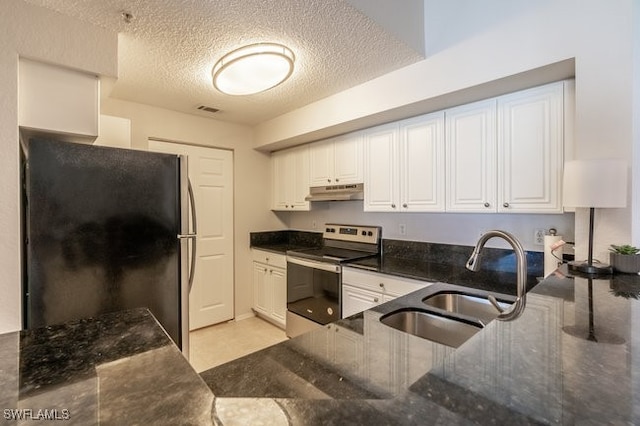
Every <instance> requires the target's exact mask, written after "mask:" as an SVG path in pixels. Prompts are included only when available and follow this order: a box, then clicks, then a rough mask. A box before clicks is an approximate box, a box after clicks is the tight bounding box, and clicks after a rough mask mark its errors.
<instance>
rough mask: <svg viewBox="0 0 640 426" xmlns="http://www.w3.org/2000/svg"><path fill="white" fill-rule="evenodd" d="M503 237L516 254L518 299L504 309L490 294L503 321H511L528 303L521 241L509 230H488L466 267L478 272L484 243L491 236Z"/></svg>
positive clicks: (525, 268)
mask: <svg viewBox="0 0 640 426" xmlns="http://www.w3.org/2000/svg"><path fill="white" fill-rule="evenodd" d="M494 237H497V238H502V239H503V240H505V241H506V242H508V243H509V244H510V245H511V247H512V248H513V251H514V252H515V254H516V262H517V266H516V301H515V303H513V304H512V305H511V306H510V307H509V308H507V309H503V308H502V307H501V306H500V305H499V304H498V301H497V300H496V298H495V297H494V296H493V295H490V296H489V302H491V304H492V305H493V306H494V307H495V308H496V309H497V310H498V312H500V314H499V315H498V319H499V320H503V321H511V320H514V319H516V318H518V317H519V316H520V315H521V314H522V312H523V311H524V308H525V304H526V292H527V257H526V256H525V254H524V249H523V248H522V244H520V241H518V239H517V238H516V237H514V236H513V235H511V234H510V233H508V232H505V231H500V230H493V231H488V232H486V233H484V234H482V236H481V237H480V239H479V240H478V242H477V243H476V246H475V247H474V249H473V252H472V253H471V256H470V257H469V260H467V263H466V265H465V266H466V268H467V269H469V270H470V271H473V272H476V271H478V270H479V269H480V254H481V252H482V249H483V248H484V245H485V244H486V243H487V241H489V240H490V239H491V238H494Z"/></svg>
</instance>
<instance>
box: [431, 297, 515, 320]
mask: <svg viewBox="0 0 640 426" xmlns="http://www.w3.org/2000/svg"><path fill="white" fill-rule="evenodd" d="M422 303H424V304H425V305H427V306H430V307H433V308H438V309H442V310H444V311H447V312H451V313H454V314H462V315H466V316H469V317H473V318H477V319H479V320H480V321H482V323H483V324H488V323H489V322H491V321H492V320H494V319H496V317H497V316H498V314H499V312H498V310H497V309H496V308H495V307H494V306H493V305H492V304H491V302H489V300H488V299H487V297H485V296H479V295H473V294H468V293H463V292H457V291H444V292H440V293H436V294H434V295H432V296H429V297H426V298H424V299H423V300H422ZM498 305H500V307H501V308H503V309H507V308H508V307H509V306H510V305H511V303H510V302H507V301H504V300H498Z"/></svg>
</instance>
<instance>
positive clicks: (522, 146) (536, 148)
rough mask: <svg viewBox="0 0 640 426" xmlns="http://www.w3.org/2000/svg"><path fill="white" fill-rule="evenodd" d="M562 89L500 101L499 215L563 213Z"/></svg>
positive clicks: (559, 86)
mask: <svg viewBox="0 0 640 426" xmlns="http://www.w3.org/2000/svg"><path fill="white" fill-rule="evenodd" d="M563 92H564V87H563V83H554V84H551V85H546V86H542V87H536V88H533V89H529V90H524V91H522V92H517V93H513V94H510V95H506V96H502V97H500V98H498V183H499V185H498V188H499V190H500V192H499V199H498V211H502V212H547V213H561V212H562V202H561V192H562V191H561V184H562V182H561V181H562V165H563V155H562V150H563V143H562V141H563V133H564V130H563Z"/></svg>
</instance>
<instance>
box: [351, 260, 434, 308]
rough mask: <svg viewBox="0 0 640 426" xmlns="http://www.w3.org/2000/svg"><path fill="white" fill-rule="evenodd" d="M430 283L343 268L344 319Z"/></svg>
mask: <svg viewBox="0 0 640 426" xmlns="http://www.w3.org/2000/svg"><path fill="white" fill-rule="evenodd" d="M429 284H430V283H427V282H424V281H419V280H413V279H410V278H400V277H395V276H391V275H386V274H379V273H377V272H370V271H363V270H361V269H357V268H349V267H343V268H342V317H343V318H346V317H348V316H351V315H354V314H357V313H358V312H362V311H365V310H367V309H369V308H372V307H374V306H376V305H379V304H381V303H384V302H387V301H389V300H393V299H395V298H396V297H399V296H403V295H405V294H409V293H411V292H413V291H416V290H419V289H421V288H424V287H426V286H428V285H429Z"/></svg>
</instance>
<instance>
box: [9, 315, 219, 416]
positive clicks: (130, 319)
mask: <svg viewBox="0 0 640 426" xmlns="http://www.w3.org/2000/svg"><path fill="white" fill-rule="evenodd" d="M0 383H2V389H1V390H0V407H1V408H2V409H3V413H2V415H3V420H4V422H5V423H3V424H16V425H22V424H36V423H38V424H40V423H42V421H45V422H46V420H57V421H58V423H60V424H70V425H97V424H104V425H125V424H141V425H142V424H148V425H150V424H153V425H178V424H194V425H200V424H212V417H211V407H212V402H213V395H212V393H211V390H210V389H209V388H208V387H207V386H206V385H205V383H204V382H203V381H202V379H201V378H200V377H199V376H198V375H197V373H196V372H195V371H194V370H193V368H192V367H191V366H190V365H189V363H188V362H187V360H186V359H185V358H184V356H183V355H182V353H181V352H180V350H179V349H178V348H177V347H176V346H175V345H174V344H173V342H172V340H171V339H170V338H169V337H168V335H167V334H166V333H165V331H164V330H163V329H162V327H161V326H160V324H159V323H158V322H157V321H156V319H155V318H154V317H153V316H152V315H151V313H150V312H149V311H148V310H146V309H134V310H130V311H121V312H116V313H111V314H105V315H103V316H100V317H96V318H88V319H83V320H78V321H71V322H68V323H65V324H62V325H54V326H48V327H43V328H35V329H30V330H23V331H20V332H13V333H6V334H2V335H0Z"/></svg>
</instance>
